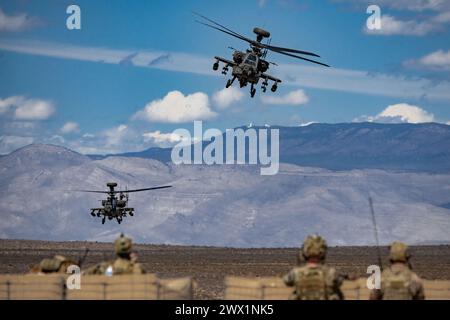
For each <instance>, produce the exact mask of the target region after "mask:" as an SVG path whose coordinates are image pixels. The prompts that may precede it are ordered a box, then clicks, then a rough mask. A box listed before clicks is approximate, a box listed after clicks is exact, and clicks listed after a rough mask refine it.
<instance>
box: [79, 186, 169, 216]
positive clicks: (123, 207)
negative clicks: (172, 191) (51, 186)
mask: <svg viewBox="0 0 450 320" xmlns="http://www.w3.org/2000/svg"><path fill="white" fill-rule="evenodd" d="M106 186H107V187H109V191H97V190H77V191H80V192H93V193H106V194H107V195H108V198H107V199H106V200H102V206H103V207H102V208H92V209H91V215H92V216H93V217H96V216H97V217H101V216H103V218H102V224H104V223H105V221H106V218H108V220H112V219H114V218H115V219H116V220H117V222H118V223H119V224H120V223H121V222H122V219H123V217H125V216H126V215H127V214H129V215H130V216H133V215H134V208H129V207H127V203H128V194H129V193H131V192H140V191H147V190H156V189H165V188H170V187H172V186H161V187H152V188H144V189H135V190H114V188H115V187H117V183H115V182H109V183H107V184H106ZM117 194H119V196H117Z"/></svg>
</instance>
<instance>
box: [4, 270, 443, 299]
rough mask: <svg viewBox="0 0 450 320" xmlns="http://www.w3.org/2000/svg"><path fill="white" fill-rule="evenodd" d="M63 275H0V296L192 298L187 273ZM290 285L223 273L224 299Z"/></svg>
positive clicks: (437, 285) (346, 286)
mask: <svg viewBox="0 0 450 320" xmlns="http://www.w3.org/2000/svg"><path fill="white" fill-rule="evenodd" d="M66 279H67V277H66V276H63V275H0V300H39V299H46V300H61V299H67V300H116V299H117V300H119V299H120V300H122V299H123V300H130V299H139V300H175V299H186V300H189V299H193V298H194V289H195V282H194V281H193V279H192V278H190V277H185V278H176V279H160V278H158V277H157V276H156V275H155V274H144V275H121V276H114V277H107V276H99V275H95V276H94V275H92V276H88V275H86V276H82V277H81V288H80V289H72V290H69V289H67V288H66ZM423 283H424V288H425V296H426V298H427V299H431V300H450V281H449V280H424V281H423ZM341 289H342V292H343V293H344V296H345V299H347V300H367V299H368V298H369V294H370V291H369V289H367V287H366V279H365V278H360V279H357V280H353V281H344V283H343V285H342V287H341ZM291 293H292V288H289V287H286V286H285V285H284V283H283V281H282V279H281V278H276V277H270V278H268V277H265V278H245V277H226V278H225V296H224V298H225V299H226V300H286V299H288V298H289V296H290V295H291Z"/></svg>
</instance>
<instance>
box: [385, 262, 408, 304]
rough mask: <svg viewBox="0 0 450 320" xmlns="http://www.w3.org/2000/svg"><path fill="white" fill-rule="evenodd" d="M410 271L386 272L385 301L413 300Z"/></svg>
mask: <svg viewBox="0 0 450 320" xmlns="http://www.w3.org/2000/svg"><path fill="white" fill-rule="evenodd" d="M411 278H412V273H411V271H410V270H402V271H400V272H393V271H392V270H389V269H388V270H386V271H385V275H384V277H383V284H382V285H383V289H384V290H383V300H412V298H413V294H412V292H411Z"/></svg>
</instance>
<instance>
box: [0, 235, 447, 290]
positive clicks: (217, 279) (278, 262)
mask: <svg viewBox="0 0 450 320" xmlns="http://www.w3.org/2000/svg"><path fill="white" fill-rule="evenodd" d="M85 248H89V253H88V255H87V258H86V260H85V261H84V264H83V266H82V268H87V267H89V266H91V265H93V264H95V263H98V262H100V261H102V260H109V259H113V258H114V252H113V245H112V244H111V243H100V242H80V241H74V242H47V241H32V240H0V273H26V272H27V271H28V269H29V267H30V266H32V265H33V264H35V263H38V262H39V261H40V260H41V259H43V258H47V257H52V256H53V255H55V254H62V255H66V256H69V257H72V258H74V259H75V260H78V258H79V257H81V256H82V255H83V253H84V251H85ZM135 250H136V251H137V252H138V254H139V261H140V262H141V263H142V265H143V267H144V268H145V269H146V271H147V272H149V273H157V274H158V275H160V276H161V277H182V276H193V277H194V278H195V279H196V280H197V282H198V288H197V289H196V292H195V298H197V299H220V298H222V297H223V290H224V287H223V279H224V277H225V276H226V275H235V276H281V275H283V274H284V273H286V272H288V271H289V269H290V268H291V267H293V266H295V265H296V263H297V253H298V249H297V248H262V249H261V248H257V249H256V248H255V249H242V248H220V247H195V246H169V245H151V244H137V245H135ZM387 250H388V249H387V247H382V248H381V252H382V255H383V258H384V259H383V265H385V266H386V265H387V264H388V261H387V258H386V256H387ZM411 253H412V256H413V258H412V265H413V268H414V270H415V271H416V272H417V273H418V274H419V275H420V276H421V277H423V278H425V279H450V245H432V246H431V245H430V246H414V247H411ZM327 261H328V263H329V264H330V265H332V266H334V267H336V268H337V270H338V271H339V272H341V273H343V274H347V275H353V276H365V272H366V268H367V266H369V265H371V264H376V263H377V249H376V248H375V247H331V248H330V249H329V254H328V260H327Z"/></svg>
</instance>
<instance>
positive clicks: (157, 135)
mask: <svg viewBox="0 0 450 320" xmlns="http://www.w3.org/2000/svg"><path fill="white" fill-rule="evenodd" d="M142 136H143V137H144V138H145V139H147V140H153V141H155V142H156V143H161V142H170V143H176V142H179V141H181V139H182V138H181V136H180V135H178V134H175V133H173V132H170V133H161V131H159V130H157V131H153V132H145V133H143V134H142Z"/></svg>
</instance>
